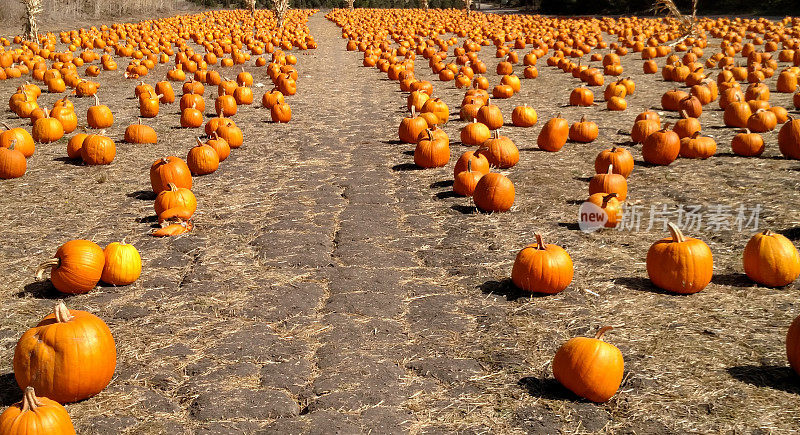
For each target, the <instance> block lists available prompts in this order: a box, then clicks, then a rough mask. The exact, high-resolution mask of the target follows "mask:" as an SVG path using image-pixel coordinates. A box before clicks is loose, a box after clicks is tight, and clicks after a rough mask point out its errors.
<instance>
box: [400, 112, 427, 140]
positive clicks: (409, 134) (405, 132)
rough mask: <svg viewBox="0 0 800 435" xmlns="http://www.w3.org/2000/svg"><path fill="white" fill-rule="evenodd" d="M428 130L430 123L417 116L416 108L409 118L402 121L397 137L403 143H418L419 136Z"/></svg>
mask: <svg viewBox="0 0 800 435" xmlns="http://www.w3.org/2000/svg"><path fill="white" fill-rule="evenodd" d="M426 128H428V123H427V121H425V119H424V118H421V117H419V116H417V111H416V109H415V108H414V107H412V108H411V113H410V114H409V116H407V117H405V118H403V120H402V121H400V127H399V128H398V131H397V135H398V137H399V138H400V141H401V142H405V143H417V137H419V134H420V133H422V132H423V131H425V129H426Z"/></svg>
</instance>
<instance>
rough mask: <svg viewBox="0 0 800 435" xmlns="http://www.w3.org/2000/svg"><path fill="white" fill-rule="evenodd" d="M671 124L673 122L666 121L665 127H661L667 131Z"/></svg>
mask: <svg viewBox="0 0 800 435" xmlns="http://www.w3.org/2000/svg"><path fill="white" fill-rule="evenodd" d="M670 125H672V123H671V122H665V123H664V127H662V128H661V131H667V130H669V126H670Z"/></svg>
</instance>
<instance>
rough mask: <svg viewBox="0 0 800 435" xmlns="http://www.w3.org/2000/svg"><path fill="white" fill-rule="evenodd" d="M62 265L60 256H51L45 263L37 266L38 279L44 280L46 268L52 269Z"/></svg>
mask: <svg viewBox="0 0 800 435" xmlns="http://www.w3.org/2000/svg"><path fill="white" fill-rule="evenodd" d="M60 265H61V259H60V258H51V259H49V260H47V261H45V262H44V263H42V264H40V265H39V267H37V268H36V281H42V280H43V279H44V271H45V270H47V269H52V268H54V267H58V266H60Z"/></svg>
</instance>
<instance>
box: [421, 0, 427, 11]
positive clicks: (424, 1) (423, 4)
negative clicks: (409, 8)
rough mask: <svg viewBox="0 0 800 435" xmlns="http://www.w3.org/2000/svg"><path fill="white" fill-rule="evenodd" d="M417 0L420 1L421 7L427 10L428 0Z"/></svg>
mask: <svg viewBox="0 0 800 435" xmlns="http://www.w3.org/2000/svg"><path fill="white" fill-rule="evenodd" d="M419 2H420V5H421V6H422V9H425V10H426V11H427V10H428V0H420V1H419Z"/></svg>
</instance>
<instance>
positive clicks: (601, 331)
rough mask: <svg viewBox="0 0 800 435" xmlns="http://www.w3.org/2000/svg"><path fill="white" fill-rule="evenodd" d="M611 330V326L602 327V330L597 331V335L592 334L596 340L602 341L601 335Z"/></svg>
mask: <svg viewBox="0 0 800 435" xmlns="http://www.w3.org/2000/svg"><path fill="white" fill-rule="evenodd" d="M612 329H614V327H613V326H603V327H602V328H600V330H599V331H597V334H594V338H595V339H597V340H602V339H603V334H605V333H606V332H608V331H610V330H612Z"/></svg>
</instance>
